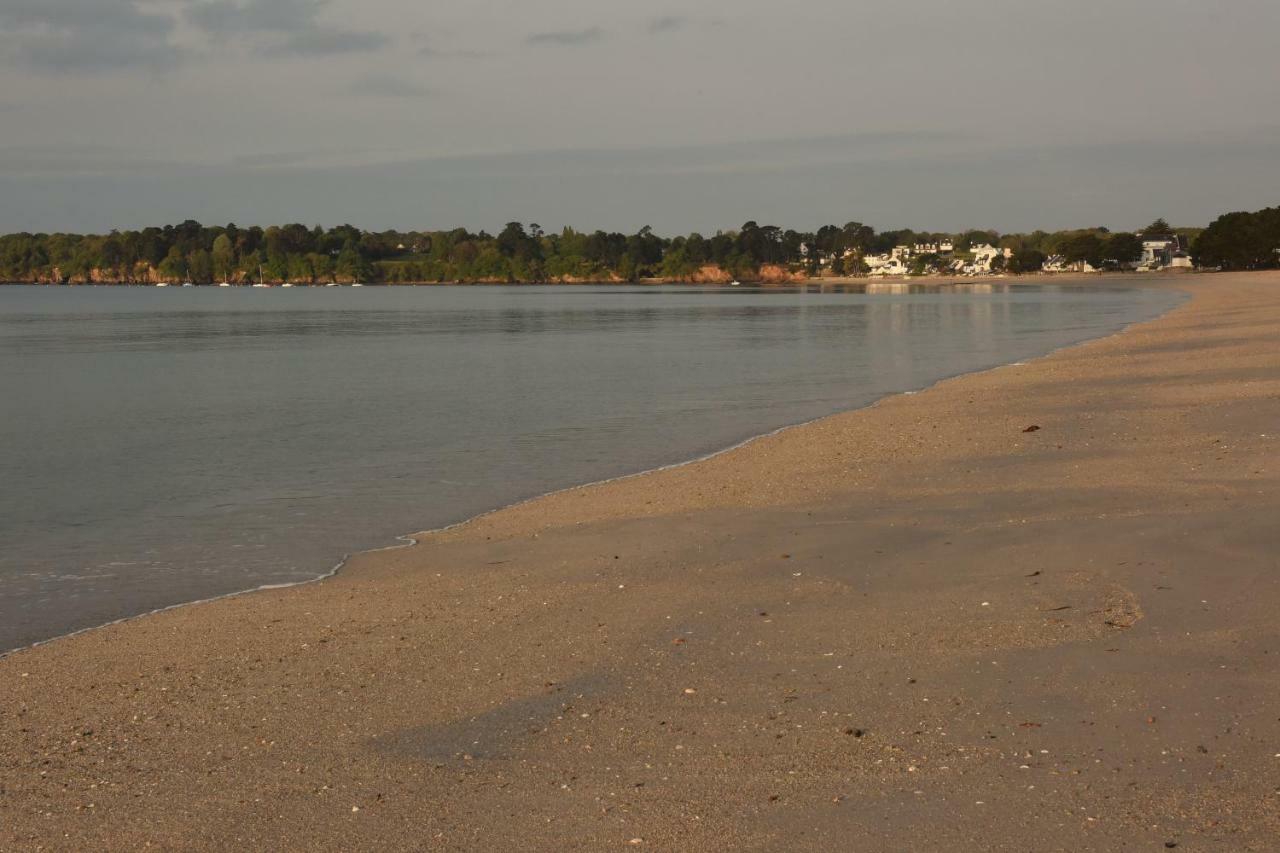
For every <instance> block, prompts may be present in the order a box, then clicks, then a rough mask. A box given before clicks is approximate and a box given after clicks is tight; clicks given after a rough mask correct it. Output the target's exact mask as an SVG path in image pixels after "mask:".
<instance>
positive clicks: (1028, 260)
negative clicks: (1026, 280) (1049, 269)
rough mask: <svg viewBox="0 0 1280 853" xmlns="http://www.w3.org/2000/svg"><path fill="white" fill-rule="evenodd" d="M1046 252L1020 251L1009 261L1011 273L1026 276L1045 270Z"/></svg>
mask: <svg viewBox="0 0 1280 853" xmlns="http://www.w3.org/2000/svg"><path fill="white" fill-rule="evenodd" d="M1045 260H1046V259H1045V256H1044V252H1041V251H1038V250H1036V249H1026V248H1023V249H1018V250H1017V251H1015V252H1014V253H1013V257H1012V258H1010V259H1009V272H1011V273H1013V274H1014V275H1026V274H1028V273H1034V272H1040V270H1042V269H1043V268H1044V262H1045Z"/></svg>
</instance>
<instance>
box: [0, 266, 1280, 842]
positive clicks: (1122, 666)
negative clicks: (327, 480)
mask: <svg viewBox="0 0 1280 853" xmlns="http://www.w3.org/2000/svg"><path fill="white" fill-rule="evenodd" d="M1144 284H1145V285H1147V286H1157V287H1173V288H1177V289H1182V290H1186V291H1188V292H1190V293H1191V294H1192V295H1193V298H1192V299H1191V300H1190V301H1188V302H1187V303H1185V304H1184V305H1183V306H1181V307H1179V308H1177V309H1175V310H1174V311H1173V312H1171V313H1169V314H1167V315H1165V316H1164V317H1162V318H1160V319H1157V320H1155V321H1152V322H1149V323H1144V324H1141V325H1138V326H1135V327H1132V328H1130V329H1129V330H1127V331H1126V332H1124V333H1122V334H1119V335H1116V336H1114V337H1110V338H1107V339H1104V340H1100V341H1095V342H1093V343H1089V344H1085V345H1082V346H1079V347H1075V348H1072V349H1068V350H1065V351H1062V352H1059V353H1056V354H1054V355H1052V356H1049V357H1047V358H1044V359H1040V360H1037V361H1034V362H1031V363H1028V364H1022V365H1013V366H1008V367H1004V368H1000V369H997V370H993V371H989V372H986V373H982V374H977V375H971V376H965V377H961V378H958V379H954V380H950V381H947V382H944V383H942V384H940V385H938V386H936V387H934V388H932V389H930V390H928V391H925V392H922V393H919V394H915V395H903V396H898V397H893V398H890V399H887V400H884V401H882V402H881V403H880V404H878V405H876V406H874V407H872V408H870V409H864V410H860V411H855V412H850V413H846V414H842V415H837V416H835V417H831V418H827V419H825V420H822V421H818V422H816V423H813V424H810V425H807V426H803V427H798V428H794V429H790V430H787V431H784V432H782V433H778V434H775V435H771V436H768V437H765V438H762V439H759V440H756V441H754V442H752V443H750V444H748V445H746V446H743V447H740V448H737V449H735V450H733V451H731V452H728V453H725V454H721V455H719V456H716V457H713V458H711V459H707V460H703V461H700V462H697V463H693V464H690V465H686V466H682V467H678V468H673V469H668V470H664V471H660V472H655V473H651V474H647V475H643V476H639V477H634V478H630V479H626V480H621V481H616V482H612V483H607V484H602V485H597V486H590V487H585V488H582V489H575V490H572V491H568V492H563V493H559V494H556V495H552V496H549V497H546V498H542V499H539V500H537V501H534V502H531V503H527V504H523V505H520V506H517V507H513V508H510V509H507V510H503V511H501V512H498V513H495V514H492V515H489V516H485V517H483V518H480V519H477V520H475V521H473V522H470V523H468V524H466V525H463V526H461V527H457V528H454V529H451V530H448V531H444V532H438V533H433V534H428V535H424V536H422V537H421V542H420V543H419V544H418V545H416V546H415V547H411V548H404V549H399V550H392V551H384V552H378V553H372V554H366V555H362V556H359V557H357V558H355V559H353V560H352V561H351V562H350V564H349V565H348V566H347V567H346V568H345V569H344V570H343V571H342V572H341V573H340V574H339V575H338V576H336V577H334V578H332V579H330V580H327V581H324V582H322V583H317V584H312V585H308V586H304V587H298V588H293V589H286V590H275V591H266V592H259V593H254V594H250V595H245V596H241V597H237V598H233V599H226V600H221V601H217V602H213V603H209V604H203V605H198V606H192V607H185V608H181V609H178V610H173V611H169V612H166V613H162V614H157V615H154V616H150V617H146V618H142V619H138V620H135V621H131V622H128V623H123V624H119V625H115V626H111V627H107V628H103V629H99V630H96V631H92V632H89V633H86V634H82V635H78V636H75V637H71V638H66V639H63V640H59V641H55V642H53V643H50V644H48V645H45V646H41V647H38V648H35V649H31V650H28V651H25V652H21V653H18V654H15V655H13V656H11V657H8V658H5V659H3V660H0V849H4V850H139V849H144V848H154V849H210V850H418V849H440V850H508V849H519V850H556V851H560V850H608V849H642V850H691V849H701V850H877V851H878V850H931V849H947V850H992V849H995V850H1018V851H1027V850H1036V851H1040V850H1046V851H1049V850H1073V851H1079V850H1157V849H1160V850H1162V849H1166V848H1170V847H1171V846H1175V847H1176V848H1177V849H1184V850H1259V851H1261V850H1274V849H1276V848H1277V846H1280V703H1277V698H1278V697H1280V622H1278V621H1277V619H1276V614H1277V613H1280V523H1278V520H1280V467H1278V466H1277V461H1278V456H1277V451H1278V450H1280V274H1274V273H1271V274H1257V275H1229V274H1221V275H1205V276H1180V277H1174V278H1171V279H1167V280H1162V281H1155V280H1149V281H1146V282H1145V283H1144Z"/></svg>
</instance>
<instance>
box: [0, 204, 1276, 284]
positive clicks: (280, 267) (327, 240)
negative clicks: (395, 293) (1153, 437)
mask: <svg viewBox="0 0 1280 853" xmlns="http://www.w3.org/2000/svg"><path fill="white" fill-rule="evenodd" d="M1247 216H1248V215H1246V214H1232V217H1247ZM1253 217H1256V218H1259V219H1258V222H1257V223H1256V224H1248V228H1249V229H1252V230H1249V234H1250V235H1253V234H1254V232H1255V231H1256V232H1258V233H1259V235H1260V234H1261V232H1263V231H1266V230H1267V229H1268V228H1269V229H1270V233H1274V232H1275V230H1276V220H1277V212H1276V211H1264V212H1263V213H1262V214H1254V215H1253ZM1268 217H1269V218H1268ZM1228 220H1230V221H1229V222H1228ZM1223 223H1226V224H1223ZM1248 223H1254V219H1253V218H1249V219H1248ZM1245 224H1247V223H1244V222H1243V221H1242V222H1241V224H1240V225H1239V226H1237V224H1236V220H1235V219H1232V218H1231V217H1224V219H1223V220H1219V223H1215V226H1214V228H1213V229H1210V232H1209V233H1207V234H1206V236H1205V239H1206V240H1208V241H1209V245H1210V249H1206V251H1205V257H1206V258H1209V259H1211V261H1210V262H1211V263H1214V264H1222V265H1224V266H1225V265H1229V266H1245V265H1248V266H1258V265H1261V264H1262V263H1264V262H1266V261H1268V258H1269V261H1270V263H1271V264H1272V265H1274V264H1275V261H1276V258H1275V256H1274V254H1272V255H1270V256H1268V255H1267V254H1266V253H1265V252H1263V251H1262V250H1261V249H1260V248H1257V247H1260V246H1261V245H1262V244H1263V243H1265V242H1266V240H1265V239H1264V238H1263V237H1261V236H1257V237H1256V238H1255V237H1254V236H1248V237H1241V236H1240V235H1238V234H1236V233H1235V229H1236V228H1237V227H1241V228H1243V227H1244V226H1245ZM1153 229H1154V230H1155V231H1159V230H1161V229H1163V231H1164V232H1167V233H1173V229H1170V228H1169V226H1168V225H1167V223H1165V222H1164V221H1163V220H1158V221H1157V222H1156V223H1154V224H1153V225H1152V226H1151V228H1149V229H1146V231H1145V232H1144V233H1147V234H1151V233H1154V232H1153ZM1179 233H1181V234H1183V235H1184V236H1186V237H1188V238H1191V237H1194V236H1196V235H1197V234H1198V232H1197V231H1195V230H1187V229H1180V230H1179ZM1211 236H1212V239H1211V240H1210V237H1211ZM944 241H947V242H951V243H953V244H954V252H955V254H957V255H959V256H961V257H963V255H964V254H965V253H966V252H968V250H969V249H970V247H972V246H976V245H981V244H991V245H994V246H997V247H1001V248H1008V249H1010V250H1012V258H1011V259H1010V261H1009V263H1008V265H1007V271H1008V272H1013V273H1019V272H1034V271H1038V270H1039V269H1040V266H1041V264H1042V263H1043V261H1044V259H1045V258H1047V257H1051V256H1055V255H1057V256H1061V257H1063V258H1065V259H1066V260H1067V262H1071V263H1073V262H1077V261H1088V262H1090V263H1092V264H1093V265H1094V266H1099V265H1102V264H1103V263H1104V262H1106V261H1108V260H1114V261H1118V262H1120V263H1125V262H1128V261H1131V260H1132V259H1133V257H1134V256H1135V255H1136V254H1140V252H1141V244H1140V242H1139V241H1138V240H1137V238H1136V236H1135V235H1133V234H1128V233H1115V234H1113V233H1111V232H1109V231H1108V230H1107V229H1105V228H1093V229H1083V230H1077V231H1059V232H1053V233H1050V232H1045V231H1035V232H1031V233H1028V234H1000V233H998V232H995V231H968V232H965V233H962V234H945V233H937V232H917V231H912V230H899V231H882V232H877V231H876V230H875V229H873V228H871V227H870V226H868V225H864V224H862V223H859V222H851V223H848V224H847V225H844V226H836V225H828V226H825V227H823V228H820V229H818V230H817V231H813V232H801V231H794V230H787V229H782V228H778V227H776V226H771V225H759V224H757V223H755V222H748V223H746V224H745V225H743V226H742V228H740V229H738V230H736V231H727V232H719V233H716V234H715V235H713V236H710V237H705V236H703V235H701V234H690V235H688V236H680V237H674V238H666V237H661V236H659V235H657V234H655V233H654V232H653V230H652V229H650V228H643V229H641V230H640V231H638V232H637V233H635V234H620V233H616V232H613V233H610V232H605V231H595V232H592V233H587V232H581V231H576V230H574V229H572V228H565V229H564V230H563V231H560V232H554V233H547V232H544V231H543V230H542V229H541V228H540V227H538V226H537V225H531V226H528V227H526V226H524V225H523V224H521V223H518V222H512V223H510V224H508V225H507V226H506V227H505V228H504V229H503V230H502V231H501V232H500V233H498V234H497V235H492V234H487V233H485V232H484V231H480V232H471V231H468V230H466V229H463V228H458V229H455V230H452V231H383V232H371V231H363V230H360V229H358V228H356V227H354V226H351V225H343V226H341V227H338V228H330V229H327V230H326V229H324V228H321V227H319V226H316V227H307V226H305V225H298V224H294V225H283V226H272V227H270V228H258V227H252V228H239V227H237V226H235V225H227V226H205V225H201V224H200V223H198V222H193V221H187V222H184V223H182V224H181V225H166V226H164V227H163V228H144V229H142V230H140V231H113V232H111V233H110V234H105V235H78V234H26V233H23V234H10V235H7V236H4V237H0V280H4V281H40V282H52V283H68V282H72V283H76V282H101V283H111V282H120V283H145V282H155V281H160V280H165V281H192V282H195V283H198V284H207V283H212V282H220V281H232V282H249V281H257V280H258V279H259V277H261V278H263V279H265V280H266V281H268V282H283V281H294V282H298V283H321V282H329V281H339V282H350V281H365V282H385V283H409V282H543V281H637V280H640V279H646V278H657V279H666V280H671V281H717V280H727V279H728V278H739V279H744V280H757V279H760V278H765V279H768V278H770V277H775V278H777V277H786V276H789V275H795V276H804V275H819V274H821V275H858V274H861V273H863V272H865V271H866V268H865V266H864V265H863V264H862V261H861V258H862V257H865V256H870V255H877V254H882V253H886V252H889V251H891V250H892V249H893V248H894V247H895V246H899V245H913V244H918V243H924V244H929V243H940V242H944ZM1237 242H1239V243H1241V244H1242V245H1248V246H1249V247H1252V248H1250V249H1248V250H1247V251H1246V250H1244V249H1240V250H1239V251H1237V250H1236V249H1235V248H1234V247H1235V245H1236V243H1237ZM1269 245H1270V246H1271V247H1272V248H1274V246H1275V245H1276V243H1275V242H1274V241H1273V242H1272V243H1270V244H1269ZM1220 246H1224V247H1228V248H1224V249H1219V248H1218V247H1220ZM1245 255H1247V256H1248V257H1247V262H1246V261H1244V260H1241V259H1242V258H1244V257H1245ZM929 263H930V261H929V260H928V259H927V258H926V261H925V262H923V263H922V265H920V268H919V269H916V270H913V271H915V272H918V273H921V274H924V273H929V272H932V271H935V270H934V269H933V268H930V266H929ZM939 268H941V267H939Z"/></svg>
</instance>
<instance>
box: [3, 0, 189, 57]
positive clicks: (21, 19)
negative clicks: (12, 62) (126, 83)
mask: <svg viewBox="0 0 1280 853" xmlns="http://www.w3.org/2000/svg"><path fill="white" fill-rule="evenodd" d="M173 29H174V20H173V18H172V17H170V16H169V15H166V14H161V13H158V12H150V11H143V10H142V9H141V8H139V6H138V4H137V3H136V2H135V0H0V31H2V32H3V35H0V45H4V46H8V47H10V48H11V49H12V50H13V52H14V54H15V55H16V56H17V57H18V58H19V60H20V61H21V62H22V63H23V64H25V65H27V66H29V67H31V68H34V69H36V70H39V71H44V72H50V73H76V72H91V71H119V70H128V69H135V68H143V69H151V70H163V69H167V68H172V67H173V66H176V65H177V64H178V62H179V61H180V59H181V54H180V53H179V51H178V50H177V48H175V47H174V45H173V44H172V43H171V42H170V36H171V35H172V33H173Z"/></svg>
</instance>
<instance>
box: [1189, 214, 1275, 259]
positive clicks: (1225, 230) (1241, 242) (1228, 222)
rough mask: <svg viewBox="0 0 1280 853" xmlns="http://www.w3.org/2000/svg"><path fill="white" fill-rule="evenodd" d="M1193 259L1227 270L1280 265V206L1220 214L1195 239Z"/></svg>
mask: <svg viewBox="0 0 1280 853" xmlns="http://www.w3.org/2000/svg"><path fill="white" fill-rule="evenodd" d="M1191 257H1192V259H1193V260H1194V261H1195V262H1196V263H1197V264H1198V265H1200V266H1204V267H1221V268H1222V269H1227V270H1253V269H1274V268H1275V267H1277V266H1280V207H1271V208H1267V209H1266V210H1260V211H1258V212H1257V213H1228V214H1226V215H1225V216H1220V217H1219V218H1218V219H1217V220H1215V221H1214V222H1213V224H1212V225H1210V226H1209V227H1208V228H1206V229H1205V230H1204V232H1203V233H1202V234H1201V235H1200V236H1199V238H1197V239H1196V242H1195V244H1194V245H1193V246H1192V249H1191Z"/></svg>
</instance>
